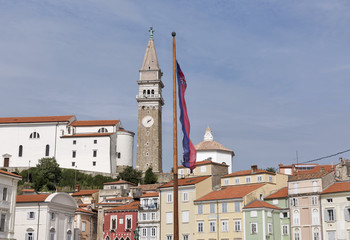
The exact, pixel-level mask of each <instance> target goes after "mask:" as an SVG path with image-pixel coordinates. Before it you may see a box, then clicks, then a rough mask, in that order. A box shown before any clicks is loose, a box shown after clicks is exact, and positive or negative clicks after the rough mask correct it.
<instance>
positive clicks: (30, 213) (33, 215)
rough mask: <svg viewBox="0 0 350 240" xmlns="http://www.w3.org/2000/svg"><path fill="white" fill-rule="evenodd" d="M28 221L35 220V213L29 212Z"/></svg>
mask: <svg viewBox="0 0 350 240" xmlns="http://www.w3.org/2000/svg"><path fill="white" fill-rule="evenodd" d="M27 219H35V212H28V213H27Z"/></svg>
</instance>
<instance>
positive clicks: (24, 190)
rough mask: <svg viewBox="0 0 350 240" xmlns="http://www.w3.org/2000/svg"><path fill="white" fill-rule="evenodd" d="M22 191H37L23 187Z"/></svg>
mask: <svg viewBox="0 0 350 240" xmlns="http://www.w3.org/2000/svg"><path fill="white" fill-rule="evenodd" d="M22 192H35V189H22Z"/></svg>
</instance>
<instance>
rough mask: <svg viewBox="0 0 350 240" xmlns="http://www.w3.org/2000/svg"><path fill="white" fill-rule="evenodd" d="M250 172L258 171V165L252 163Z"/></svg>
mask: <svg viewBox="0 0 350 240" xmlns="http://www.w3.org/2000/svg"><path fill="white" fill-rule="evenodd" d="M251 170H252V173H257V171H258V165H252V166H251Z"/></svg>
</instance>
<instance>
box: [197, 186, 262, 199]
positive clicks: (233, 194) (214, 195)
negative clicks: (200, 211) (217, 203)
mask: <svg viewBox="0 0 350 240" xmlns="http://www.w3.org/2000/svg"><path fill="white" fill-rule="evenodd" d="M264 185H265V184H250V185H241V186H230V187H226V188H223V189H221V190H219V191H212V192H210V193H208V194H207V195H205V196H203V197H201V198H199V199H197V200H195V201H196V202H197V201H209V200H219V199H232V198H242V197H244V196H246V195H247V194H248V193H251V192H252V191H254V190H256V189H258V188H260V187H262V186H264Z"/></svg>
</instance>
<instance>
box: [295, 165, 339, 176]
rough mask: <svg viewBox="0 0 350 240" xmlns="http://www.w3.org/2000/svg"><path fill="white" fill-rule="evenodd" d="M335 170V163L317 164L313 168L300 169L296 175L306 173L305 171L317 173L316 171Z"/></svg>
mask: <svg viewBox="0 0 350 240" xmlns="http://www.w3.org/2000/svg"><path fill="white" fill-rule="evenodd" d="M333 170H334V166H333V165H316V166H315V167H313V168H312V169H311V170H298V171H297V172H296V173H295V175H298V174H305V173H316V172H318V173H319V172H331V171H333Z"/></svg>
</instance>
